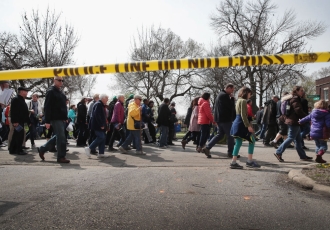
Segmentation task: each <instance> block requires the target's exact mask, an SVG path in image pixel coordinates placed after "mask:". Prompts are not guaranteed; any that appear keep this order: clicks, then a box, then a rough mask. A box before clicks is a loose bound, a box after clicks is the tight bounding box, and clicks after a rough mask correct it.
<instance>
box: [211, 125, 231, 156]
mask: <svg viewBox="0 0 330 230" xmlns="http://www.w3.org/2000/svg"><path fill="white" fill-rule="evenodd" d="M231 126H232V122H219V123H218V132H217V134H216V135H215V136H214V137H213V138H212V139H211V140H210V142H209V143H208V144H207V146H206V148H207V149H211V148H212V147H213V146H214V145H216V143H218V142H219V141H220V140H221V139H222V138H223V137H224V136H225V134H226V136H227V145H228V153H230V154H232V152H233V149H234V144H235V140H234V137H233V136H231V135H230V129H231Z"/></svg>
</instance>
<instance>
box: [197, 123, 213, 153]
mask: <svg viewBox="0 0 330 230" xmlns="http://www.w3.org/2000/svg"><path fill="white" fill-rule="evenodd" d="M210 130H211V127H210V125H209V124H207V125H205V124H203V125H201V137H200V139H199V145H198V146H199V147H201V148H202V147H203V146H204V145H205V144H206V141H207V138H209V136H210Z"/></svg>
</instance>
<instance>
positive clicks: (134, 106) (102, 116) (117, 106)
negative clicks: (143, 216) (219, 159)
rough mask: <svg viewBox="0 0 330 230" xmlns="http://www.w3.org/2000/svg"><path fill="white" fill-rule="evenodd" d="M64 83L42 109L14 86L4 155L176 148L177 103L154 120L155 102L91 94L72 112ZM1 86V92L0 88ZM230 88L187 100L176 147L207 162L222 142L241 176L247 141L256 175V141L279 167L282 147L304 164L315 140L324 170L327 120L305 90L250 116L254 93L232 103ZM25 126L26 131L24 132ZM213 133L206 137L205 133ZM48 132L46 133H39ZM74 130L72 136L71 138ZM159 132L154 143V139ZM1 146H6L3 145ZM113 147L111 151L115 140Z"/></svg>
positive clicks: (323, 106)
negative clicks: (192, 150)
mask: <svg viewBox="0 0 330 230" xmlns="http://www.w3.org/2000/svg"><path fill="white" fill-rule="evenodd" d="M63 82H64V79H63V78H62V77H55V78H54V84H53V85H52V86H51V87H50V88H49V89H48V90H47V92H46V97H45V101H44V105H43V107H42V105H41V103H40V102H39V100H38V99H39V98H38V94H35V93H34V94H32V99H31V101H29V102H28V103H26V102H25V99H26V98H27V95H28V91H29V89H27V88H24V87H19V88H18V92H17V95H16V96H15V97H13V98H12V99H11V103H10V105H7V106H4V105H2V107H1V109H2V114H3V120H2V121H3V122H2V127H1V132H0V136H1V139H0V141H1V142H0V144H1V147H6V145H8V150H9V153H10V154H18V155H25V154H27V153H26V152H25V149H27V148H28V147H26V144H25V143H26V142H27V140H30V142H31V148H36V149H37V151H38V153H39V157H40V158H41V159H42V160H45V153H46V152H48V151H49V152H57V162H59V163H69V162H70V160H68V159H67V158H66V152H67V151H68V149H67V144H68V139H69V138H73V139H75V140H76V146H77V147H82V148H84V151H85V154H86V155H87V156H88V157H91V155H93V154H94V155H97V156H98V157H99V158H103V157H105V150H106V147H107V148H108V149H107V150H108V151H117V150H119V151H120V152H121V153H123V154H126V153H128V152H129V151H130V150H132V149H135V150H136V151H135V154H137V155H145V152H143V150H142V141H144V144H155V145H157V146H158V147H159V148H162V149H164V148H168V146H169V145H174V143H173V140H174V139H175V130H174V127H175V124H176V123H177V122H178V120H177V118H176V109H175V102H173V101H170V100H169V99H168V98H164V100H163V101H162V104H161V105H160V106H159V108H158V111H157V112H158V113H157V114H158V116H157V118H155V117H154V108H153V107H154V102H153V101H151V100H148V99H143V100H142V97H141V96H140V95H133V94H131V95H129V97H128V98H127V99H126V100H125V96H124V95H122V94H120V95H117V96H115V97H113V98H112V100H111V101H110V103H109V104H108V101H109V97H108V95H106V94H95V95H94V96H93V100H90V101H89V100H88V99H87V98H82V99H81V100H80V102H79V103H78V104H77V105H70V102H69V100H68V99H67V98H66V96H65V94H64V93H63V92H62V90H61V89H62V86H63ZM8 83H9V82H7V81H5V82H4V81H3V82H0V85H1V87H8V85H7V84H8ZM4 84H5V85H4ZM234 91H235V86H234V85H233V84H231V83H229V84H227V85H226V86H225V88H224V89H223V90H222V91H221V92H219V94H218V95H217V97H216V99H215V103H214V105H213V107H211V103H210V98H211V94H210V93H208V92H205V93H203V94H202V95H201V96H200V97H196V98H194V99H193V100H192V102H191V105H190V107H189V108H188V111H187V115H186V118H185V124H186V125H187V127H188V132H187V133H186V135H185V136H184V137H183V139H182V141H181V144H182V148H183V149H185V147H186V145H187V144H188V143H189V142H190V141H193V144H195V145H196V151H197V152H202V153H204V154H205V155H206V157H207V158H212V155H211V149H212V148H213V147H214V146H215V145H216V144H217V143H218V142H219V141H220V140H226V142H227V155H228V157H229V158H232V161H231V163H230V168H232V169H242V168H243V166H242V165H240V164H239V163H238V162H237V159H238V158H240V155H239V152H240V148H241V146H242V143H243V141H247V142H248V159H247V162H246V167H250V168H259V167H260V165H259V164H258V163H257V162H255V161H254V160H253V153H254V146H255V142H256V141H258V140H262V141H263V143H264V145H265V146H266V147H268V146H271V147H275V148H276V152H275V153H274V156H275V157H276V159H277V160H278V161H280V162H284V159H283V158H282V155H283V152H284V151H285V149H286V148H288V147H294V148H296V150H297V153H298V155H299V158H300V159H301V160H303V161H309V160H312V159H313V158H312V157H309V156H307V155H306V152H305V149H306V147H305V145H304V138H305V137H306V135H309V138H312V139H313V140H314V141H315V145H316V150H315V151H316V162H319V163H325V161H324V160H323V159H322V155H323V154H324V153H325V152H326V150H327V139H328V138H329V132H328V131H327V130H328V128H330V113H329V110H328V104H327V102H326V101H324V100H320V101H318V102H316V103H315V105H314V109H313V110H312V111H311V110H310V109H309V108H308V102H307V100H306V99H305V98H304V95H305V93H304V90H303V88H302V87H300V86H296V87H294V88H293V90H292V92H291V93H285V94H283V96H282V99H280V98H279V97H278V96H273V97H272V99H271V100H269V101H267V102H265V104H264V107H261V108H260V109H259V111H258V112H257V113H256V115H254V114H253V109H252V108H253V105H252V101H251V100H250V98H251V96H252V95H253V92H252V91H251V89H250V88H248V87H242V88H240V89H239V90H238V93H237V98H235V96H234ZM254 120H256V123H257V125H258V127H259V130H258V131H257V132H254V129H253V125H252V122H253V121H254ZM25 124H27V126H28V132H26V131H25V129H24V125H25ZM212 127H213V134H212V135H211V128H212ZM46 129H47V130H48V132H47V134H46V131H45V130H46ZM70 131H72V137H71V136H70V133H69V132H70ZM157 132H159V140H157V138H156V134H157ZM42 134H44V135H45V136H46V138H47V142H46V143H45V144H44V145H42V146H40V147H37V146H36V144H35V139H36V138H37V137H38V136H41V135H42ZM5 140H7V142H3V141H5ZM116 140H117V141H118V143H117V145H116V147H118V149H116V148H115V147H114V143H115V141H116Z"/></svg>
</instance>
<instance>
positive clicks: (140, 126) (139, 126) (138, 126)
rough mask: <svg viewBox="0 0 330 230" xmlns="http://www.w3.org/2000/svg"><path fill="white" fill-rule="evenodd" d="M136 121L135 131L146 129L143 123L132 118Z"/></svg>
mask: <svg viewBox="0 0 330 230" xmlns="http://www.w3.org/2000/svg"><path fill="white" fill-rule="evenodd" d="M132 119H133V121H134V129H143V128H144V127H145V124H144V122H143V121H137V120H135V119H134V118H133V117H132Z"/></svg>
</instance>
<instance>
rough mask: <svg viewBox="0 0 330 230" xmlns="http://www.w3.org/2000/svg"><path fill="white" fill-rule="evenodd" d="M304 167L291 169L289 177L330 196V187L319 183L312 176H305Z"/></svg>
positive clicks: (307, 187) (303, 185) (304, 186)
mask: <svg viewBox="0 0 330 230" xmlns="http://www.w3.org/2000/svg"><path fill="white" fill-rule="evenodd" d="M301 171H302V169H292V170H290V172H289V174H288V177H289V178H290V179H291V180H292V181H294V182H296V183H298V184H299V185H301V186H302V187H303V188H306V189H310V190H313V191H314V192H317V193H320V194H323V195H325V196H328V197H330V187H329V186H326V185H321V184H317V183H316V182H315V181H314V180H312V179H311V178H309V177H307V176H305V175H304V174H303V173H302V172H301Z"/></svg>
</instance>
